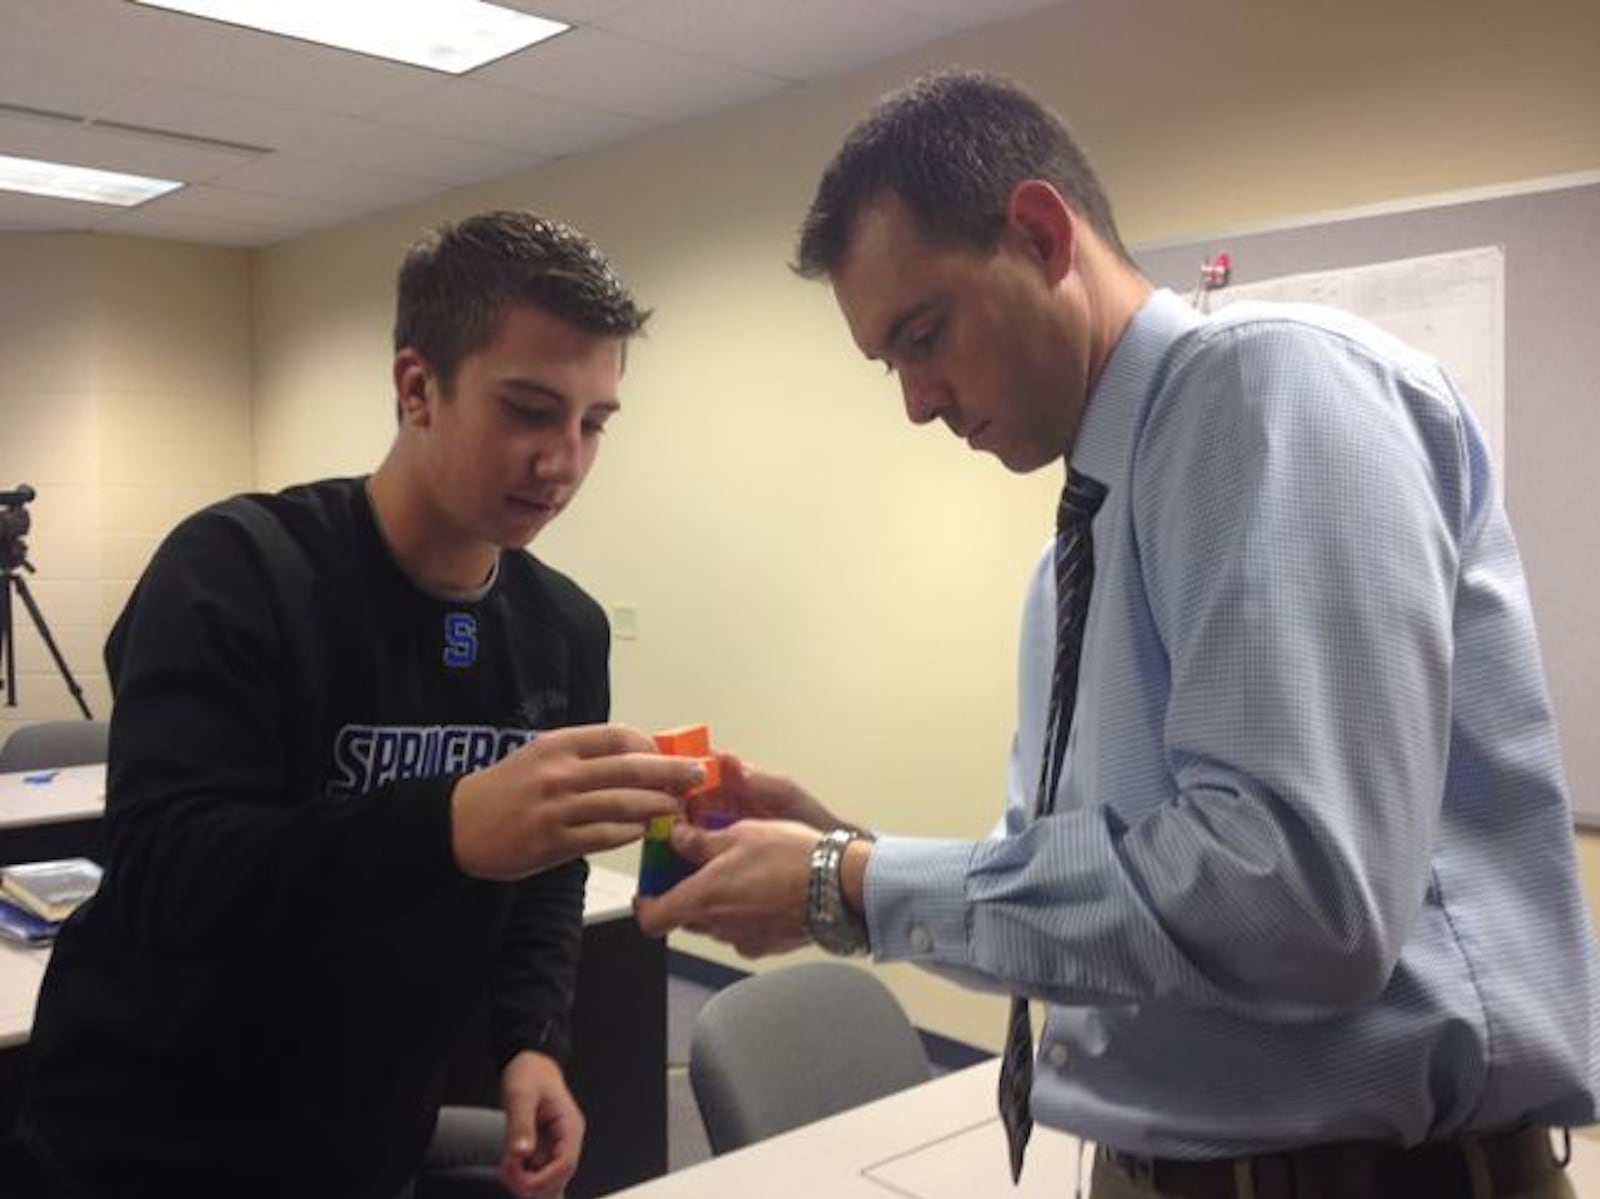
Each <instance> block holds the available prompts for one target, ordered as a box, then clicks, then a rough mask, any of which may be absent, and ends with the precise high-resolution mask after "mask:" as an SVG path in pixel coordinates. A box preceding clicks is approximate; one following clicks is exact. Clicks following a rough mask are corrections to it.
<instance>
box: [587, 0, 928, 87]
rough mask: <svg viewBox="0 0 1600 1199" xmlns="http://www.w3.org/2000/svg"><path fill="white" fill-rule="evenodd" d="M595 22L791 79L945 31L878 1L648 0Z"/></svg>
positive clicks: (822, 73)
mask: <svg viewBox="0 0 1600 1199" xmlns="http://www.w3.org/2000/svg"><path fill="white" fill-rule="evenodd" d="M598 23H599V24H600V25H602V26H603V27H604V28H606V29H609V30H611V31H613V32H615V33H623V34H627V35H628V36H630V37H636V38H638V39H640V40H641V41H647V42H653V43H655V44H656V45H659V46H666V47H669V48H671V49H674V50H680V51H682V52H683V53H685V54H698V55H703V56H704V57H706V58H712V59H716V60H717V61H719V62H722V63H727V64H729V65H732V66H736V67H742V68H744V69H745V70H747V71H755V72H758V73H761V74H769V75H781V76H783V77H785V78H787V79H794V80H800V79H820V78H823V77H826V76H829V75H836V74H839V73H840V72H843V71H846V70H848V69H850V68H851V67H855V66H860V65H862V64H864V63H868V62H874V61H876V60H878V59H880V58H884V57H886V56H888V55H890V54H896V53H903V52H905V51H908V50H911V49H914V48H915V47H917V46H921V45H925V44H927V43H928V42H932V41H936V40H938V39H939V38H941V37H944V36H947V35H948V34H949V32H950V28H949V26H947V25H944V24H942V23H939V22H936V21H934V20H933V19H931V18H927V17H918V16H915V15H913V14H909V13H907V12H906V11H904V10H903V9H895V8H890V7H889V6H887V5H886V4H884V3H883V2H882V0H807V2H806V3H804V4H794V3H789V4H783V3H770V4H751V3H749V2H748V0H655V3H651V4H644V5H639V6H636V7H629V8H627V9H624V10H622V11H621V12H618V13H616V14H614V15H611V16H607V17H604V18H601V19H600V20H599V22H598Z"/></svg>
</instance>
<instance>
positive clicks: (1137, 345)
mask: <svg viewBox="0 0 1600 1199" xmlns="http://www.w3.org/2000/svg"><path fill="white" fill-rule="evenodd" d="M1204 321H1205V317H1203V316H1202V315H1201V314H1200V313H1198V312H1196V311H1195V310H1194V309H1193V308H1191V307H1190V306H1189V305H1188V304H1186V303H1185V302H1184V301H1183V300H1182V299H1180V298H1179V297H1178V296H1176V295H1175V294H1173V293H1172V292H1170V291H1167V290H1165V289H1163V290H1159V291H1154V292H1151V293H1150V296H1149V298H1148V299H1146V300H1145V302H1144V303H1143V304H1141V305H1140V306H1139V310H1138V311H1137V312H1135V313H1134V314H1133V319H1132V320H1130V321H1129V322H1128V327H1127V328H1126V329H1124V330H1123V331H1122V337H1121V338H1120V339H1119V340H1118V341H1117V344H1116V346H1115V347H1114V348H1113V349H1112V351H1111V357H1110V358H1109V359H1107V360H1106V365H1105V369H1104V370H1103V371H1101V372H1100V380H1099V382H1098V383H1096V384H1095V388H1094V391H1093V392H1092V393H1091V394H1090V396H1089V402H1088V404H1087V405H1086V406H1085V407H1084V412H1083V420H1082V421H1081V422H1080V424H1079V425H1078V436H1077V438H1076V440H1075V441H1074V442H1073V446H1072V467H1073V469H1074V470H1077V471H1079V472H1081V473H1082V474H1086V475H1088V476H1089V477H1090V478H1091V479H1097V480H1098V481H1100V482H1101V483H1104V484H1105V485H1106V488H1107V490H1108V491H1115V490H1116V489H1117V485H1118V484H1119V483H1121V482H1122V478H1123V476H1124V475H1125V474H1126V473H1127V470H1128V460H1129V457H1130V455H1131V454H1132V450H1133V437H1134V432H1135V426H1136V425H1137V423H1138V420H1139V414H1140V413H1141V412H1142V411H1143V410H1144V407H1145V397H1146V396H1148V395H1149V394H1150V391H1151V390H1152V389H1153V388H1154V387H1155V384H1156V380H1157V377H1158V376H1159V375H1160V373H1161V367H1162V364H1163V363H1164V362H1165V361H1166V358H1167V353H1168V351H1170V350H1171V349H1172V346H1173V344H1174V343H1175V342H1176V341H1177V340H1178V339H1179V338H1180V337H1182V336H1183V335H1184V334H1185V333H1187V332H1189V330H1191V329H1193V328H1195V327H1196V326H1197V325H1200V324H1203V323H1204Z"/></svg>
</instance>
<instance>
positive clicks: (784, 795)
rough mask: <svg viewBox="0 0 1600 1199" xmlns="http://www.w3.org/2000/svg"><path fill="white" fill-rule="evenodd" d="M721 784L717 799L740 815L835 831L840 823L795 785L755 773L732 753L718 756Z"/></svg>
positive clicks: (781, 777)
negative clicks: (793, 822)
mask: <svg viewBox="0 0 1600 1199" xmlns="http://www.w3.org/2000/svg"><path fill="white" fill-rule="evenodd" d="M717 759H718V765H719V766H720V767H721V770H722V782H721V784H720V786H719V787H718V788H717V796H718V798H719V799H721V800H723V801H724V802H727V803H730V804H731V805H732V806H733V807H734V808H735V809H736V810H737V811H738V813H739V815H741V816H755V817H758V818H760V819H764V820H798V821H799V822H800V823H801V824H809V825H811V826H812V827H813V828H820V829H830V828H838V827H839V826H840V825H842V824H846V823H848V822H846V821H843V820H840V819H839V818H838V817H836V816H835V815H834V814H833V813H832V812H830V811H828V809H827V808H825V807H823V806H822V804H821V803H819V802H818V801H817V800H816V798H815V797H814V796H812V794H811V793H810V792H809V791H807V790H806V789H805V788H804V787H802V786H800V784H799V783H797V782H795V781H794V780H793V779H791V778H787V777H785V776H784V775H781V774H773V773H772V772H771V771H767V770H759V769H757V768H756V767H754V766H752V765H750V763H748V762H746V761H745V760H744V759H742V758H739V757H736V756H735V755H733V754H727V753H724V754H718V755H717Z"/></svg>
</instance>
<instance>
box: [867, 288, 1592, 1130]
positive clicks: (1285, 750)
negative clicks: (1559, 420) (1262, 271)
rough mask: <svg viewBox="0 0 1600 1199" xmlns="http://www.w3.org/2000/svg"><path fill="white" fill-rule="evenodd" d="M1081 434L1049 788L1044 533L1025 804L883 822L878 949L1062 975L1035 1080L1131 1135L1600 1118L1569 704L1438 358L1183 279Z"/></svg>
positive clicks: (1055, 1118)
mask: <svg viewBox="0 0 1600 1199" xmlns="http://www.w3.org/2000/svg"><path fill="white" fill-rule="evenodd" d="M1072 463H1073V465H1074V466H1075V467H1076V468H1077V469H1079V470H1081V471H1083V472H1084V473H1085V474H1088V475H1091V476H1093V477H1094V478H1096V479H1098V480H1100V481H1101V482H1102V483H1104V484H1106V485H1107V487H1108V488H1109V489H1110V493H1109V496H1108V497H1107V500H1106V502H1105V504H1104V506H1103V507H1102V508H1101V510H1100V513H1099V515H1098V516H1097V517H1096V518H1095V522H1094V538H1095V559H1096V578H1095V584H1094V592H1093V595H1092V598H1091V600H1090V610H1089V617H1088V627H1087V632H1086V634H1085V642H1084V649H1083V660H1082V666H1081V675H1080V679H1079V690H1078V702H1077V711H1076V715H1075V717H1074V722H1073V728H1072V734H1071V739H1070V742H1069V747H1068V757H1067V765H1066V768H1065V770H1064V771H1063V779H1062V782H1061V785H1060V790H1059V793H1058V799H1057V808H1056V812H1055V814H1054V815H1052V816H1049V817H1046V818H1043V819H1040V820H1038V821H1032V820H1031V819H1030V808H1031V806H1032V803H1033V792H1034V787H1035V785H1036V781H1037V779H1038V777H1039V758H1040V753H1041V745H1042V741H1043V732H1044V729H1043V724H1044V718H1045V710H1046V707H1047V704H1048V698H1049V687H1050V666H1051V662H1052V661H1053V653H1054V647H1053V644H1052V638H1053V635H1054V633H1053V629H1054V623H1055V621H1054V615H1055V614H1054V605H1055V600H1054V594H1053V591H1054V588H1053V584H1052V581H1051V569H1050V553H1049V551H1048V549H1047V550H1046V553H1045V554H1044V556H1043V557H1042V558H1041V559H1040V562H1039V565H1038V568H1037V570H1036V571H1035V574H1034V577H1033V581H1032V584H1031V587H1030V589H1029V592H1028V598H1027V602H1026V607H1025V609H1024V614H1023V630H1022V644H1021V666H1020V672H1019V693H1020V694H1019V706H1020V716H1019V724H1018V730H1017V734H1016V739H1015V744H1014V748H1013V753H1012V757H1011V764H1010V772H1009V781H1008V788H1007V791H1008V798H1007V806H1006V812H1005V818H1004V821H1003V824H1002V826H1001V827H1000V828H999V829H998V830H997V835H996V836H995V837H994V838H991V839H990V840H987V841H979V842H970V841H960V842H956V841H942V840H927V839H914V838H897V837H884V838H882V839H881V840H880V841H879V842H878V844H877V846H876V847H875V850H874V852H873V854H872V856H871V859H870V865H869V868H868V873H867V879H866V905H867V917H868V924H869V928H870V932H871V936H872V944H873V950H874V953H875V954H876V956H877V957H878V958H879V959H880V960H888V959H897V960H910V961H914V962H918V963H921V964H924V965H927V966H929V967H932V968H934V969H936V970H939V971H940V972H942V973H946V974H949V975H951V976H953V977H955V978H956V979H958V980H959V981H962V982H964V983H966V984H968V985H971V986H976V987H980V988H984V989H987V990H994V991H1006V992H1020V993H1024V994H1027V995H1030V996H1033V997H1034V998H1037V999H1044V1000H1047V1001H1049V1003H1050V1005H1051V1007H1050V1013H1049V1020H1048V1023H1047V1027H1046V1029H1045V1032H1044V1034H1043V1037H1042V1041H1041V1053H1040V1060H1039V1068H1038V1071H1037V1074H1036V1083H1035V1088H1034V1095H1033V1109H1034V1113H1035V1115H1036V1116H1037V1117H1038V1118H1039V1119H1041V1120H1042V1121H1043V1122H1045V1123H1047V1124H1050V1125H1054V1126H1057V1127H1061V1128H1066V1129H1069V1130H1071V1131H1073V1132H1076V1133H1079V1134H1082V1135H1084V1136H1087V1137H1089V1138H1091V1139H1093V1140H1095V1141H1098V1142H1100V1143H1102V1144H1106V1145H1109V1146H1112V1147H1114V1148H1118V1149H1121V1150H1124V1151H1128V1152H1135V1153H1145V1154H1153V1155H1161V1156H1173V1157H1220V1156H1234V1155H1239V1154H1245V1153H1253V1152H1261V1151H1266V1150H1273V1149H1284V1148H1288V1147H1292V1146H1296V1145H1304V1144H1313V1143H1321V1142H1329V1141H1338V1140H1352V1139H1367V1140H1381V1141H1390V1142H1400V1143H1406V1144H1411V1143H1415V1142H1418V1141H1422V1140H1428V1139H1435V1138H1438V1137H1441V1136H1444V1135H1447V1134H1449V1133H1451V1132H1454V1131H1458V1130H1461V1129H1464V1128H1485V1127H1492V1126H1495V1125H1500V1124H1504V1123H1506V1122H1509V1121H1514V1120H1521V1119H1529V1120H1532V1121H1535V1122H1538V1123H1546V1124H1557V1125H1559V1124H1583V1123H1588V1122H1591V1121H1593V1120H1594V1119H1595V1118H1596V1096H1597V1094H1600V960H1597V954H1596V945H1595V936H1594V932H1593V930H1592V929H1591V927H1590V922H1589V918H1588V912H1587V909H1586V907H1585V904H1584V901H1583V897H1582V894H1581V892H1580V888H1579V883H1578V878H1577V867H1576V863H1575V856H1574V848H1573V837H1572V823H1571V814H1570V811H1569V809H1568V804H1567V799H1566V792H1565V784H1564V782H1563V777H1562V771H1561V762H1560V752H1559V747H1558V745H1557V739H1556V731H1555V725H1554V720H1553V718H1552V714H1551V710H1550V703H1549V698H1548V694H1547V692H1546V688H1545V682H1544V675H1543V670H1542V667H1541V665H1540V658H1539V647H1538V644H1537V642H1536V640H1535V636H1534V627H1533V619H1532V614H1531V611H1530V607H1529V601H1528V594H1527V588H1526V585H1525V583H1524V580H1523V575H1522V568H1521V563H1520V561H1519V559H1518V556H1517V551H1516V547H1515V544H1514V543H1513V541H1512V536H1511V531H1510V528H1509V525H1508V523H1507V520H1506V516H1505V512H1504V510H1503V508H1502V505H1501V502H1500V498H1499V496H1498V494H1497V493H1496V490H1495V483H1494V480H1493V479H1492V478H1491V475H1490V469H1489V461H1488V456H1487V453H1486V450H1485V446H1484V442H1483V437H1482V435H1481V433H1480V432H1479V430H1478V428H1477V426H1476V425H1475V423H1474V421H1473V419H1472V417H1471V414H1470V413H1469V411H1468V409H1467V407H1466V404H1465V403H1464V402H1463V401H1462V399H1461V398H1460V396H1459V395H1458V394H1457V393H1456V391H1455V389H1454V387H1453V385H1452V384H1451V383H1450V381H1449V380H1448V379H1447V378H1446V376H1445V375H1444V373H1443V371H1442V370H1441V369H1440V368H1439V367H1438V365H1437V364H1436V363H1434V362H1433V361H1432V360H1431V359H1428V358H1426V357H1424V356H1423V355H1421V354H1419V353H1417V352H1415V351H1413V350H1411V349H1409V348H1407V347H1406V346H1404V345H1402V344H1401V343H1399V342H1397V341H1395V340H1394V339H1393V338H1390V337H1389V336H1387V335H1386V334H1384V333H1382V332H1380V331H1379V330H1377V329H1375V328H1373V327H1372V326H1370V325H1367V324H1365V323H1363V322H1361V321H1358V320H1356V319H1355V318H1353V317H1349V316H1346V315H1344V314H1341V313H1336V312H1332V311H1329V310H1326V309H1319V308H1312V307H1305V306H1297V305H1271V306H1268V305H1255V304H1238V305H1235V306H1232V307H1230V308H1228V309H1227V310H1226V311H1224V312H1223V313H1221V314H1220V315H1218V316H1215V317H1203V316H1201V315H1200V314H1198V313H1196V312H1195V311H1194V310H1193V309H1191V308H1190V307H1189V306H1187V305H1186V304H1184V303H1183V302H1182V301H1181V300H1179V299H1178V298H1177V297H1175V296H1173V295H1172V294H1171V293H1167V292H1157V293H1156V294H1155V295H1153V296H1152V297H1151V299H1150V300H1149V301H1148V302H1147V303H1146V304H1145V305H1144V306H1143V307H1142V308H1141V309H1140V311H1139V312H1138V314H1137V315H1136V316H1135V318H1134V320H1133V322H1132V323H1131V325H1130V326H1129V328H1128V329H1127V331H1126V332H1125V333H1124V335H1123V337H1122V339H1121V341H1120V342H1119V344H1118V345H1117V347H1116V349H1115V351H1114V353H1113V355H1112V357H1111V359H1110V360H1109V362H1108V364H1107V366H1106V369H1105V371H1104V372H1103V376H1102V378H1101V379H1100V381H1099V382H1098V384H1097V385H1096V387H1095V390H1094V393H1093V395H1092V397H1091V399H1090V402H1089V405H1088V408H1087V411H1086V414H1085V417H1084V421H1083V424H1082V427H1081V429H1080V431H1079V436H1078V440H1077V444H1076V445H1075V447H1074V450H1073V455H1072Z"/></svg>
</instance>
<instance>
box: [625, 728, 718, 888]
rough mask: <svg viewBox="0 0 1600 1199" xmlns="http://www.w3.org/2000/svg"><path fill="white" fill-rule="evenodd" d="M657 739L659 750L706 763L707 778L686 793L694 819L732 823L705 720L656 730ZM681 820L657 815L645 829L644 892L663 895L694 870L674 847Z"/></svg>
mask: <svg viewBox="0 0 1600 1199" xmlns="http://www.w3.org/2000/svg"><path fill="white" fill-rule="evenodd" d="M653 740H654V741H655V743H656V749H657V751H658V752H660V753H664V754H671V755H672V756H674V757H679V758H699V759H700V764H701V765H702V766H704V767H705V770H706V777H705V781H704V782H702V783H701V784H700V785H699V786H697V787H695V788H694V789H693V790H691V791H690V792H689V793H688V795H687V796H685V798H686V799H687V800H688V801H689V809H690V820H691V821H692V822H693V823H694V824H696V825H699V826H701V827H703V828H723V827H725V826H726V825H728V824H730V823H732V821H733V813H732V812H730V811H729V810H728V809H727V808H725V807H723V806H722V805H720V804H718V803H717V802H716V792H717V788H718V787H720V786H721V785H722V772H721V769H720V767H719V766H718V764H717V759H716V756H715V755H714V754H713V753H712V751H711V730H710V729H709V728H708V727H707V726H705V725H703V724H686V725H684V726H683V727H681V728H676V729H666V730H664V731H663V732H659V733H656V734H654V736H653ZM697 801H698V802H697ZM677 820H678V817H676V816H657V817H656V818H655V819H654V820H652V821H650V823H649V825H648V826H647V827H646V829H645V834H644V841H643V842H641V844H640V846H639V894H640V895H660V894H661V893H662V892H663V891H668V890H671V889H672V888H673V887H675V886H676V885H677V884H678V883H680V882H682V881H683V880H684V879H686V878H688V877H689V875H691V874H693V873H694V866H693V865H692V864H691V863H689V862H686V861H684V859H683V858H681V857H679V856H678V855H677V854H676V853H674V852H673V851H672V826H673V824H675V823H676V822H677Z"/></svg>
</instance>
